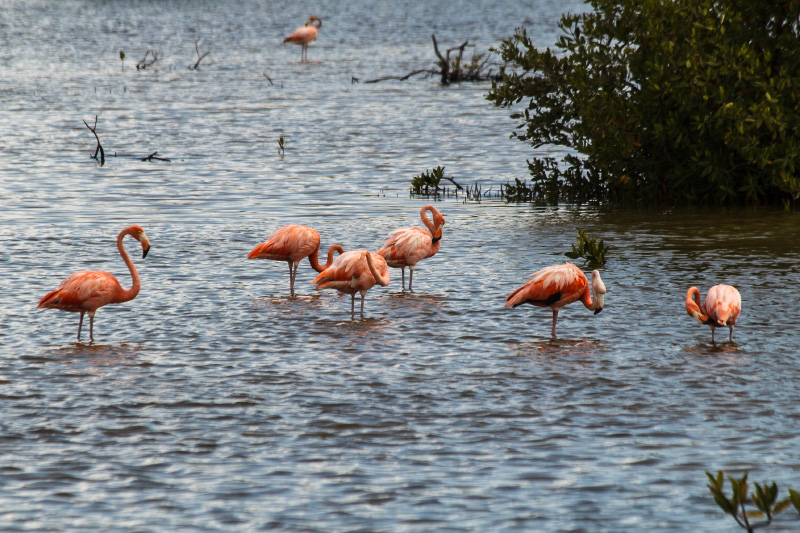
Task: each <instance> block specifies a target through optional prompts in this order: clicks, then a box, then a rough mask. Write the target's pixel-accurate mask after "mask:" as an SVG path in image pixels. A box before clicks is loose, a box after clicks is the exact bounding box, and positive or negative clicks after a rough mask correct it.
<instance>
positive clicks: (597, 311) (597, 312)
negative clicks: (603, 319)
mask: <svg viewBox="0 0 800 533" xmlns="http://www.w3.org/2000/svg"><path fill="white" fill-rule="evenodd" d="M602 310H603V308H602V307H598V308H597V309H595V310H594V314H596V315H597V314H599V313H600V311H602Z"/></svg>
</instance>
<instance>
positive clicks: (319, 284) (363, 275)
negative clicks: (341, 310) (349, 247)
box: [311, 250, 389, 320]
mask: <svg viewBox="0 0 800 533" xmlns="http://www.w3.org/2000/svg"><path fill="white" fill-rule="evenodd" d="M311 283H313V284H314V285H315V286H316V287H315V288H316V289H335V290H337V291H339V292H341V293H344V294H349V295H350V318H353V317H354V316H355V298H356V293H360V294H361V319H362V320H363V319H364V298H365V297H366V295H367V291H368V290H369V289H371V288H372V287H374V286H375V285H380V286H381V287H385V286H387V285H388V284H389V267H388V266H387V265H386V261H385V260H384V259H383V257H381V256H380V255H378V254H375V253H372V252H369V251H367V250H355V251H351V252H345V253H343V254H342V255H340V256H339V257H337V258H336V261H334V262H333V264H332V265H331V266H330V268H328V269H326V270H325V271H323V272H322V273H320V274H319V275H318V276H317V277H316V278H314V281H312V282H311Z"/></svg>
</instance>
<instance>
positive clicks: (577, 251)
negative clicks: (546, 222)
mask: <svg viewBox="0 0 800 533" xmlns="http://www.w3.org/2000/svg"><path fill="white" fill-rule="evenodd" d="M608 250H609V248H608V246H606V245H605V244H604V243H603V241H602V240H601V241H600V242H597V239H596V238H595V237H589V236H588V235H586V232H585V231H583V230H578V242H577V244H573V245H572V251H571V252H567V253H565V254H564V255H566V256H567V257H569V258H570V259H583V264H584V266H587V267H589V268H591V269H595V268H602V267H604V266H605V264H606V254H607V253H608Z"/></svg>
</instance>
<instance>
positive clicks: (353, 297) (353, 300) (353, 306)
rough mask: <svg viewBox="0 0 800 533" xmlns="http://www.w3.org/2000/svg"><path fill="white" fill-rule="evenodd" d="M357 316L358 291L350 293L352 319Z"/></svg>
mask: <svg viewBox="0 0 800 533" xmlns="http://www.w3.org/2000/svg"><path fill="white" fill-rule="evenodd" d="M355 316H356V293H353V294H351V295H350V320H352V319H353V318H354V317H355Z"/></svg>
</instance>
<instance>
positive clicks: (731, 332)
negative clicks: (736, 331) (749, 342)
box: [728, 326, 733, 342]
mask: <svg viewBox="0 0 800 533" xmlns="http://www.w3.org/2000/svg"><path fill="white" fill-rule="evenodd" d="M728 340H729V341H730V342H733V326H731V327H730V335H728Z"/></svg>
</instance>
